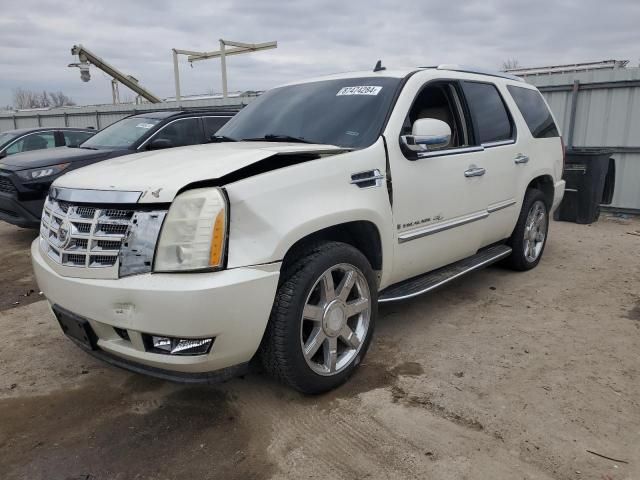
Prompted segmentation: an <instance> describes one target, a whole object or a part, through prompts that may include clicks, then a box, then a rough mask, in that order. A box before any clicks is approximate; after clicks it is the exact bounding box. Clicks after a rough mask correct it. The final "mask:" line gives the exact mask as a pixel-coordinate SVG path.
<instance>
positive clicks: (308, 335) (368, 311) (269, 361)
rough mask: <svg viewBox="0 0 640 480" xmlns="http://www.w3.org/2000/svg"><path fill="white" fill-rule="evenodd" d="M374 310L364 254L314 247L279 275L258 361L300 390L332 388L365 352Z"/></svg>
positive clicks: (336, 246) (335, 246) (331, 245)
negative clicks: (278, 284) (279, 278)
mask: <svg viewBox="0 0 640 480" xmlns="http://www.w3.org/2000/svg"><path fill="white" fill-rule="evenodd" d="M377 311H378V289H377V280H376V276H375V274H374V272H373V269H372V268H371V265H370V264H369V262H368V260H367V258H366V257H365V256H364V255H363V254H362V253H361V252H360V251H359V250H357V249H355V248H354V247H352V246H351V245H347V244H345V243H339V242H324V243H319V244H316V245H313V246H311V247H309V248H308V249H306V250H304V251H303V253H302V254H301V255H300V256H299V257H298V260H296V261H295V262H294V263H293V264H291V265H290V266H289V267H287V268H286V271H284V272H283V273H282V277H281V280H280V286H279V287H278V291H277V293H276V298H275V301H274V304H273V308H272V310H271V316H270V319H269V323H268V325H267V329H266V331H265V334H264V337H263V339H262V343H261V345H260V358H261V360H262V364H263V365H264V368H265V370H267V372H269V373H270V374H271V375H272V376H273V377H275V378H276V379H278V380H279V381H281V382H283V383H285V384H286V385H288V386H290V387H292V388H294V389H296V390H298V391H300V392H302V393H306V394H318V393H322V392H326V391H329V390H331V389H333V388H336V387H337V386H339V385H341V384H342V383H344V382H345V381H346V380H347V379H348V378H349V377H350V376H351V375H352V374H353V372H354V371H355V369H356V368H357V366H358V365H359V364H360V362H361V361H362V358H363V357H364V356H365V354H366V352H367V349H368V347H369V343H370V342H371V338H372V336H373V329H374V325H375V320H376V316H377Z"/></svg>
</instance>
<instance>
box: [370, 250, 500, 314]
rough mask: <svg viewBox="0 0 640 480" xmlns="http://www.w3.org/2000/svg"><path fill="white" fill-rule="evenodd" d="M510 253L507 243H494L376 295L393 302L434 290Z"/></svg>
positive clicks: (379, 300) (381, 300)
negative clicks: (471, 254) (469, 255)
mask: <svg viewBox="0 0 640 480" xmlns="http://www.w3.org/2000/svg"><path fill="white" fill-rule="evenodd" d="M510 254H511V247H508V246H507V245H496V246H494V247H489V248H486V249H484V250H480V251H479V252H478V253H476V254H475V255H473V256H471V257H467V258H465V259H463V260H460V261H458V262H455V263H452V264H451V265H447V266H446V267H442V268H439V269H437V270H434V271H433V272H429V273H425V274H424V275H420V276H418V277H413V278H410V279H408V280H404V281H402V282H399V283H396V284H394V285H391V286H389V287H387V288H385V289H384V290H382V291H381V292H380V295H379V297H378V302H379V303H386V302H395V301H398V300H406V299H407V298H413V297H416V296H418V295H422V294H423V293H427V292H430V291H432V290H435V289H436V288H438V287H441V286H442V285H444V284H446V283H449V282H450V281H452V280H455V279H456V278H458V277H461V276H463V275H465V274H467V273H469V272H473V271H474V270H478V269H480V268H483V267H486V266H488V265H491V264H492V263H495V262H497V261H498V260H502V259H503V258H505V257H508V256H509V255H510Z"/></svg>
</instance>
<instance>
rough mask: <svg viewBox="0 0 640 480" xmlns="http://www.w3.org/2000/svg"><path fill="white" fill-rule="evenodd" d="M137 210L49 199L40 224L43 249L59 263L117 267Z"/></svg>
mask: <svg viewBox="0 0 640 480" xmlns="http://www.w3.org/2000/svg"><path fill="white" fill-rule="evenodd" d="M134 213H135V212H134V211H133V210H123V209H114V208H112V207H109V208H98V207H88V206H82V205H73V204H71V203H67V202H61V201H56V200H51V199H47V201H46V202H45V204H44V209H43V211H42V222H41V225H40V236H41V238H42V244H43V249H44V251H45V253H46V254H47V255H48V256H49V258H51V259H53V260H54V261H55V262H56V263H59V264H60V265H64V266H70V267H86V268H105V267H114V266H115V265H117V263H118V256H119V254H120V249H121V247H122V243H123V241H124V239H125V237H126V236H127V234H128V232H129V229H130V228H131V225H132V218H133V216H134Z"/></svg>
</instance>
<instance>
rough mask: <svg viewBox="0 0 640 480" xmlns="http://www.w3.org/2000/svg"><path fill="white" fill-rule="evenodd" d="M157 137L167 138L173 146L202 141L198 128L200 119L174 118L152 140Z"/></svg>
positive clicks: (194, 143) (195, 143)
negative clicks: (174, 119) (173, 120)
mask: <svg viewBox="0 0 640 480" xmlns="http://www.w3.org/2000/svg"><path fill="white" fill-rule="evenodd" d="M158 139H163V140H169V141H170V142H171V145H173V146H174V147H182V146H184V145H197V144H199V143H202V142H203V138H202V132H201V130H200V119H199V118H185V119H184V120H176V121H175V122H173V123H170V124H169V125H167V126H166V127H164V128H163V129H161V130H160V131H159V132H158V134H157V135H156V136H155V137H153V140H158Z"/></svg>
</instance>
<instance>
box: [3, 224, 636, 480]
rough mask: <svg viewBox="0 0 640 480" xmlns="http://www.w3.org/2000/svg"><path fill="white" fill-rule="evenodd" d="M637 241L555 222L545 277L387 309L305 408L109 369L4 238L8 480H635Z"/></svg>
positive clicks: (273, 387)
mask: <svg viewBox="0 0 640 480" xmlns="http://www.w3.org/2000/svg"><path fill="white" fill-rule="evenodd" d="M639 230H640V221H639V220H637V219H635V220H620V219H613V218H604V219H602V220H601V221H600V222H599V223H597V224H594V225H593V226H580V225H573V224H567V223H554V224H553V225H552V226H551V239H550V242H549V244H548V246H547V250H546V253H545V257H544V259H543V261H542V263H541V264H540V266H539V267H538V268H537V269H535V270H534V271H531V272H528V273H521V274H517V273H513V272H510V271H506V270H503V269H500V268H498V267H495V268H489V269H487V270H484V271H482V272H478V273H476V274H473V275H471V276H469V277H467V278H465V279H463V280H461V281H459V282H457V283H456V284H454V285H452V286H449V287H447V288H445V289H443V290H440V291H439V292H437V293H434V294H432V295H429V296H424V297H422V298H418V299H415V300H413V301H408V302H405V303H400V304H394V305H390V306H389V305H387V306H384V307H382V308H381V315H380V320H379V323H378V326H377V333H376V338H375V340H374V345H373V347H372V349H371V350H370V352H369V354H368V356H367V358H366V359H365V364H364V365H362V368H361V369H360V370H359V372H358V373H357V374H356V375H355V376H354V378H353V379H352V381H351V382H350V383H349V384H347V385H345V386H344V387H342V388H341V389H339V390H338V391H336V392H333V393H330V394H327V395H324V396H320V397H303V396H301V395H299V394H297V393H295V392H292V391H290V390H288V389H286V388H284V387H281V386H280V385H277V384H275V383H274V382H272V381H271V380H269V379H268V378H267V377H265V376H262V375H260V374H258V373H256V374H251V375H248V376H246V377H244V378H239V379H236V380H233V381H230V382H228V383H225V384H222V385H216V386H185V385H176V384H171V383H167V382H163V381H159V380H154V379H149V378H146V377H143V376H139V375H135V374H130V373H127V372H124V371H122V370H118V369H115V368H112V367H109V366H105V365H103V364H101V363H99V362H98V361H96V360H94V359H92V358H91V357H89V356H87V355H86V354H85V353H83V352H82V351H80V350H78V348H76V347H75V346H74V345H73V344H72V343H71V342H70V341H69V340H67V339H66V338H65V337H64V336H63V335H62V333H61V332H60V331H59V329H58V327H57V325H56V324H54V321H52V319H51V317H50V316H49V314H48V311H47V307H46V303H45V302H44V301H38V300H42V297H40V296H39V295H38V290H37V287H36V286H35V285H34V283H33V279H32V277H31V274H30V265H29V261H28V254H27V250H28V244H29V242H30V240H31V239H32V238H33V237H34V234H33V233H31V232H28V231H24V230H19V229H14V228H12V227H9V226H7V225H6V224H0V242H1V244H2V245H3V246H4V248H3V249H2V254H1V255H2V256H1V257H0V262H2V270H1V271H0V285H1V292H0V309H2V310H3V311H0V328H1V329H2V335H1V337H0V472H2V473H1V474H0V476H1V477H2V478H3V479H17V478H20V479H22V478H25V479H47V480H57V479H60V480H62V479H83V480H85V479H132V478H135V479H147V478H149V479H151V478H153V479H171V478H192V479H203V478H212V479H218V478H220V479H236V478H237V479H263V478H274V479H301V478H318V479H334V478H336V479H338V478H344V479H378V478H379V479H387V478H416V479H424V478H434V479H439V480H441V479H456V480H459V479H464V478H474V479H549V478H555V479H598V480H602V479H606V480H610V479H616V480H617V479H638V478H640V361H639V353H640V236H636V235H630V234H628V232H633V231H639ZM30 290H34V292H33V293H31V294H30V295H29V296H24V295H26V294H27V292H29V291H30ZM34 301H35V302H34ZM15 302H20V303H19V304H18V305H14V303H15ZM588 450H591V451H593V452H596V453H599V454H602V455H605V456H608V457H612V458H614V459H618V460H620V461H612V460H607V459H605V458H602V457H599V456H597V455H595V454H593V453H589V452H588ZM627 462H628V463H627Z"/></svg>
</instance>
